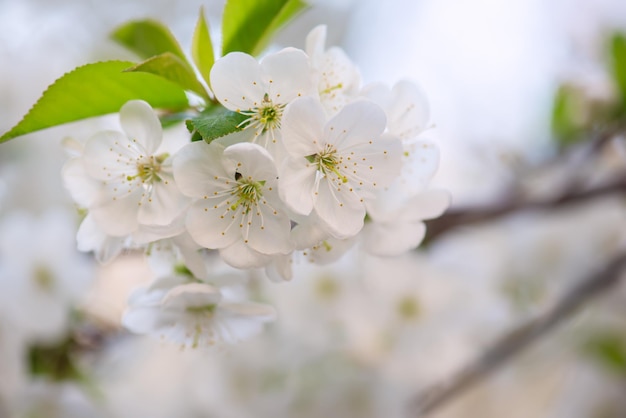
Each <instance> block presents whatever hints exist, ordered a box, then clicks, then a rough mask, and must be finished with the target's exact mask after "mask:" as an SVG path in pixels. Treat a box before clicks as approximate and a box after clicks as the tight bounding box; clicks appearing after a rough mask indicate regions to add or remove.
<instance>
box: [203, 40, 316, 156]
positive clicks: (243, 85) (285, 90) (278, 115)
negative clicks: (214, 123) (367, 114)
mask: <svg viewBox="0 0 626 418" xmlns="http://www.w3.org/2000/svg"><path fill="white" fill-rule="evenodd" d="M211 86H212V88H213V92H214V94H215V97H216V98H217V100H219V102H220V103H221V104H222V105H223V106H224V107H226V108H227V109H229V110H232V111H235V112H238V113H241V114H244V115H246V116H248V119H246V121H245V122H244V123H243V124H242V126H245V128H246V129H251V130H252V131H253V132H254V138H253V142H256V143H258V144H260V145H262V146H264V147H266V148H268V149H270V151H271V152H272V154H274V149H275V148H276V147H278V146H279V145H280V144H279V142H280V127H281V121H282V115H283V111H284V109H285V106H286V105H287V104H288V103H289V102H291V101H292V100H293V99H295V98H297V97H300V96H305V95H307V94H310V93H311V91H312V90H313V81H312V73H311V68H310V65H309V59H308V57H307V55H306V54H305V53H304V51H302V50H299V49H296V48H285V49H283V50H280V51H278V52H276V53H273V54H270V55H267V56H266V57H265V58H263V60H262V61H261V62H258V61H257V60H256V59H255V58H254V57H252V56H250V55H248V54H244V53H242V52H231V53H229V54H227V55H225V56H224V57H222V58H220V59H219V60H217V61H216V62H215V64H214V65H213V68H212V69H211Z"/></svg>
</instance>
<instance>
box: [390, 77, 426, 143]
mask: <svg viewBox="0 0 626 418" xmlns="http://www.w3.org/2000/svg"><path fill="white" fill-rule="evenodd" d="M385 110H386V113H387V118H388V119H387V124H388V129H389V132H390V133H391V134H393V135H396V136H398V137H399V138H400V139H410V138H414V137H415V136H417V135H419V134H420V133H421V132H422V131H423V130H424V129H426V128H427V123H428V119H429V117H430V111H429V106H428V100H427V99H426V95H425V94H424V93H423V92H422V90H421V89H420V88H419V87H418V86H417V85H415V84H414V83H412V82H410V81H407V80H402V81H399V82H398V83H396V85H395V86H393V89H392V99H391V103H390V104H389V107H388V108H387V109H385Z"/></svg>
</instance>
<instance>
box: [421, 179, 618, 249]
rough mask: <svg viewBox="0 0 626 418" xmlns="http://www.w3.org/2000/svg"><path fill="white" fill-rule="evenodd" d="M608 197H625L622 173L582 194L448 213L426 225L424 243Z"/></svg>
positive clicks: (570, 192)
mask: <svg viewBox="0 0 626 418" xmlns="http://www.w3.org/2000/svg"><path fill="white" fill-rule="evenodd" d="M611 194H623V195H626V171H625V172H622V173H619V175H618V176H616V177H615V178H613V179H612V180H610V181H607V182H606V183H604V184H601V185H599V186H595V187H593V188H589V189H582V190H581V189H578V188H576V189H572V190H566V191H564V192H562V193H561V194H559V195H557V196H551V197H549V198H545V199H542V200H526V199H525V198H523V197H520V196H517V197H513V198H511V199H509V200H506V201H502V202H500V203H497V204H494V205H491V206H485V207H475V208H458V209H453V210H450V211H448V212H446V213H444V214H443V215H442V216H440V217H439V218H436V219H432V220H429V221H426V228H427V229H426V237H425V241H426V242H432V240H434V239H435V238H438V237H439V236H441V235H443V234H444V233H446V232H448V231H449V230H451V229H454V228H458V227H460V226H467V225H473V224H477V223H480V222H486V221H492V220H495V219H498V218H501V217H503V216H506V215H509V214H512V213H514V212H518V211H522V210H529V209H540V210H543V209H556V208H560V207H562V206H566V205H570V204H576V203H581V202H585V201H588V200H591V199H594V198H597V197H600V196H608V195H611Z"/></svg>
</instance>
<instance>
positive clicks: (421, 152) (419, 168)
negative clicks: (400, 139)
mask: <svg viewBox="0 0 626 418" xmlns="http://www.w3.org/2000/svg"><path fill="white" fill-rule="evenodd" d="M406 154H408V156H406ZM404 155H405V156H404V157H403V159H404V161H403V167H402V177H403V178H404V179H405V180H406V181H407V182H411V183H412V184H415V185H416V186H417V188H423V187H425V186H426V185H427V184H428V182H430V179H431V178H432V177H433V176H434V175H435V172H436V171H437V168H438V167H439V147H437V145H436V144H434V143H433V142H431V141H428V140H420V141H417V142H415V143H412V144H406V145H405V148H404Z"/></svg>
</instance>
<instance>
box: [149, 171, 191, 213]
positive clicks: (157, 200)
mask: <svg viewBox="0 0 626 418" xmlns="http://www.w3.org/2000/svg"><path fill="white" fill-rule="evenodd" d="M160 176H161V181H155V182H153V183H152V189H151V190H150V192H149V193H147V192H146V195H145V196H144V197H143V199H142V200H141V207H140V208H139V212H138V214H137V221H138V222H139V223H140V224H142V225H169V224H170V223H171V222H172V221H173V220H174V219H175V218H176V217H177V216H178V215H180V214H181V213H182V211H183V210H185V208H187V206H188V205H189V203H190V200H191V199H189V198H188V197H186V196H183V195H182V194H181V193H180V190H178V187H177V186H176V183H175V182H174V178H173V176H172V175H171V174H166V173H161V175H160Z"/></svg>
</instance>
